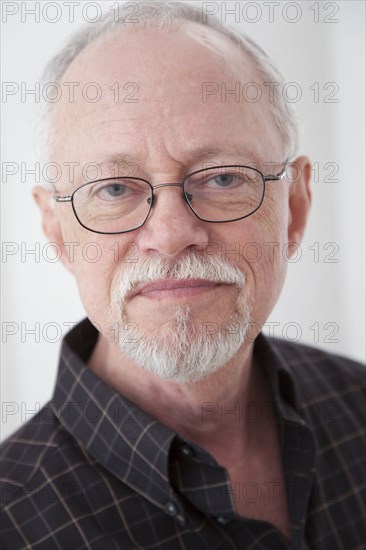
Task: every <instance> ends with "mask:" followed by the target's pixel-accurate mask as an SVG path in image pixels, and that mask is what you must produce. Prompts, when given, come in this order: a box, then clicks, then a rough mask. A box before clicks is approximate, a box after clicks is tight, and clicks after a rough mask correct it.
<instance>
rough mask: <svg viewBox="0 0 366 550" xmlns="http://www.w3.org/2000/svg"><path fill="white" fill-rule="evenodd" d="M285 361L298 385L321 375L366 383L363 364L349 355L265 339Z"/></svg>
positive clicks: (332, 380) (335, 382)
mask: <svg viewBox="0 0 366 550" xmlns="http://www.w3.org/2000/svg"><path fill="white" fill-rule="evenodd" d="M267 341H269V342H270V345H271V347H272V348H273V349H274V350H275V351H276V353H277V354H278V355H279V356H280V357H281V358H282V360H283V361H284V362H285V363H286V365H287V366H288V368H289V369H290V371H291V373H292V374H293V375H294V376H295V377H296V379H297V380H296V381H297V382H298V383H299V384H300V385H304V386H306V385H307V384H312V383H313V382H315V381H316V380H319V379H324V378H325V377H326V380H327V382H328V383H329V384H330V385H335V386H339V385H340V384H342V387H343V388H344V384H346V385H347V386H348V385H349V384H352V383H358V384H360V383H361V384H362V385H365V373H366V368H365V366H364V365H362V364H361V363H359V362H357V361H354V360H353V359H350V358H348V357H344V356H342V355H337V354H333V353H329V352H327V351H325V350H323V349H321V348H316V347H312V346H309V345H305V344H300V343H297V342H296V343H295V342H289V341H287V340H281V339H278V338H274V339H271V340H267Z"/></svg>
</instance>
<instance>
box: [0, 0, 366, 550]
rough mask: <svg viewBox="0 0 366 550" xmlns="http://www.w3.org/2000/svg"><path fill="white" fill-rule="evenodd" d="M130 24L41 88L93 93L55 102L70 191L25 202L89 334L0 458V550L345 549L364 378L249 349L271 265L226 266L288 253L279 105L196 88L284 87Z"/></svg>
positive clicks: (342, 363)
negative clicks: (90, 255) (88, 253)
mask: <svg viewBox="0 0 366 550" xmlns="http://www.w3.org/2000/svg"><path fill="white" fill-rule="evenodd" d="M137 6H138V8H139V11H138V22H137V23H136V24H134V25H131V26H129V27H126V26H122V25H118V24H115V22H114V18H113V15H114V14H111V15H110V16H109V17H108V16H107V17H106V19H105V21H104V22H103V23H102V24H100V25H99V26H96V27H95V28H94V30H93V31H90V32H89V34H86V33H84V34H82V35H79V36H78V37H75V38H74V40H73V42H72V44H70V45H69V46H68V47H67V48H65V49H64V50H63V52H62V53H61V54H60V55H59V57H58V58H56V59H55V60H54V61H53V63H52V65H51V72H50V73H48V80H49V81H53V82H76V81H77V82H78V83H79V84H80V89H84V87H85V86H86V85H87V84H88V83H90V82H95V83H98V86H100V89H101V90H102V92H103V93H102V94H101V97H100V100H99V101H97V102H89V101H85V97H83V95H82V94H77V93H76V95H75V101H73V102H72V103H70V102H68V101H66V100H64V99H61V101H59V102H57V103H55V104H54V106H53V109H52V111H51V112H50V113H48V125H49V135H48V140H49V141H48V143H49V155H50V158H52V159H53V160H54V161H55V162H57V163H58V164H59V165H60V166H62V165H63V163H64V162H65V161H67V162H75V164H76V165H77V168H76V176H75V179H74V180H73V181H67V180H66V179H63V180H62V181H60V182H59V184H57V186H56V188H55V189H54V190H52V191H50V190H48V189H45V188H42V187H36V188H35V189H34V197H35V200H36V201H37V203H38V205H39V207H40V209H41V212H42V219H43V226H44V229H45V232H46V235H47V237H48V238H49V240H50V241H52V242H54V243H57V245H58V246H59V247H60V249H61V250H62V258H63V260H64V263H65V265H66V267H67V268H68V269H69V270H70V271H71V272H72V273H73V274H74V276H75V278H76V281H77V284H78V288H79V291H80V296H81V299H82V302H83V305H84V307H85V310H86V313H87V316H88V319H86V320H84V321H83V322H82V323H80V324H79V325H78V326H77V327H76V328H75V329H73V330H72V331H71V332H70V333H69V334H68V335H67V337H66V338H65V340H64V343H63V347H62V353H61V359H60V367H59V374H58V379H57V383H56V389H55V393H54V396H53V398H52V400H51V402H50V403H49V404H48V405H47V406H46V407H45V408H44V409H42V411H40V413H39V414H38V415H36V417H34V418H33V419H32V420H31V421H30V422H29V423H28V424H27V425H25V426H24V427H22V429H21V430H19V431H18V432H17V433H16V434H15V435H14V436H12V437H11V438H10V439H8V440H7V442H5V444H4V445H3V447H2V457H3V458H2V466H1V468H2V472H1V473H2V481H3V491H2V544H3V547H4V548H36V549H37V548H39V549H41V548H47V549H50V548H93V549H94V548H122V549H127V548H131V549H132V548H159V549H160V548H161V549H175V548H189V549H191V548H192V549H206V548H210V549H211V548H217V549H218V548H222V549H226V548H258V549H260V548H266V549H274V548H278V549H280V548H281V549H282V548H283V549H285V548H296V549H300V548H312V549H333V548H347V549H356V548H362V547H363V544H364V535H365V530H364V523H363V518H364V517H365V503H364V500H362V494H361V490H362V489H363V488H364V477H363V471H362V467H361V465H362V464H361V461H362V456H363V448H362V428H363V423H364V419H363V417H362V411H363V404H364V397H363V396H362V393H361V384H360V381H361V376H362V370H361V367H360V366H359V365H357V364H355V363H353V362H352V361H350V360H347V359H344V358H340V357H336V356H330V355H329V354H326V353H325V352H321V351H319V350H315V349H311V348H307V347H304V346H300V345H294V344H289V343H285V342H270V341H268V340H267V339H266V338H264V336H263V335H262V334H261V333H260V328H261V326H263V324H264V323H265V321H266V319H267V318H268V316H269V314H270V312H271V310H272V308H273V307H274V304H275V303H276V301H277V299H278V296H279V294H280V292H281V289H282V286H283V283H284V279H285V273H286V262H285V261H284V260H283V258H282V256H281V255H280V254H278V253H277V252H276V249H275V251H274V254H271V255H269V254H267V255H263V256H262V257H261V260H260V261H258V262H250V261H249V260H248V258H247V257H246V256H245V255H243V254H242V255H240V258H239V260H237V259H235V261H233V260H232V259H230V256H229V255H227V254H225V253H222V250H229V249H230V246H231V245H232V244H233V243H240V248H241V250H242V249H243V247H244V246H245V245H246V244H248V243H256V244H257V245H258V246H260V247H263V249H264V243H268V242H276V243H279V249H280V250H281V249H282V247H283V245H285V244H287V243H289V246H290V249H291V246H292V247H293V248H295V246H296V245H298V244H299V243H300V242H301V238H302V235H303V232H304V228H305V224H306V219H307V215H308V212H309V208H310V202H311V193H310V189H309V186H310V161H309V159H308V158H307V157H297V158H296V156H294V153H295V150H296V129H295V124H294V122H293V118H292V114H291V112H290V111H289V110H288V108H287V106H286V104H285V102H283V101H282V102H281V98H279V97H277V96H276V101H275V102H274V103H272V102H271V103H270V102H268V99H266V98H265V97H263V98H262V99H261V100H260V101H258V102H250V101H241V102H236V101H235V98H230V97H228V98H227V100H226V101H225V102H223V101H221V98H220V96H219V95H215V94H210V93H209V91H210V88H209V87H207V83H215V82H226V83H227V84H228V87H229V86H230V85H232V84H233V83H235V82H237V81H238V75H240V76H239V80H240V81H241V82H242V83H243V84H245V83H248V82H255V83H259V85H261V84H262V85H263V83H264V82H266V81H267V82H268V79H270V80H272V81H275V79H276V78H279V76H278V74H277V73H276V72H275V70H274V68H273V67H272V65H271V63H270V61H269V60H268V59H267V58H266V56H265V55H264V54H263V52H262V51H261V50H260V49H259V48H258V47H257V46H255V45H254V44H252V43H251V42H250V41H248V40H246V39H243V38H239V37H238V36H236V35H235V34H234V33H232V34H230V33H229V31H228V30H226V28H225V27H223V26H222V25H220V23H219V22H214V20H212V19H211V20H210V21H208V22H207V23H210V24H204V22H203V21H202V15H201V11H200V10H199V9H197V10H196V9H193V8H190V7H187V6H185V5H184V4H183V3H179V4H178V3H173V4H171V5H169V6H161V5H159V4H156V3H153V2H146V3H144V2H141V3H138V4H137ZM116 83H117V87H116V86H115V84H116ZM125 83H128V86H129V87H130V88H129V87H127V88H124V85H125ZM113 86H114V88H113ZM131 86H132V87H131ZM111 88H112V90H111ZM108 90H109V93H107V92H108ZM116 90H117V92H116ZM121 90H125V91H127V92H128V94H129V96H128V98H129V100H126V94H124V95H123V96H122V95H120V93H121ZM204 91H205V92H206V95H204V94H203V92H204ZM116 94H117V96H116ZM131 94H132V95H131ZM131 99H132V101H131ZM135 99H136V101H134V100H135ZM289 160H291V162H289ZM89 163H94V164H95V168H96V174H95V175H93V177H89V176H87V177H85V174H83V170H82V167H85V166H86V165H88V164H89ZM70 242H77V243H79V244H80V246H78V247H76V248H75V250H74V253H75V255H74V257H73V258H70V256H68V251H67V247H66V245H65V243H70ZM90 242H92V243H95V244H96V245H97V246H98V249H100V250H101V258H100V261H98V262H96V263H90V262H86V261H85V258H84V257H83V254H82V251H83V249H84V247H85V246H86V245H87V244H88V243H90ZM222 244H225V245H226V248H224V247H222V246H221V245H222ZM251 410H252V411H253V410H254V411H255V417H253V416H251V413H250V411H251ZM253 418H254V421H253Z"/></svg>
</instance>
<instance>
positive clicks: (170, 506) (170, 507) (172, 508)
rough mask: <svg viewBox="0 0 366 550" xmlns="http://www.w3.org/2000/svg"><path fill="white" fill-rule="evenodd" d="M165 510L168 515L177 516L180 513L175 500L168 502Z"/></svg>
mask: <svg viewBox="0 0 366 550" xmlns="http://www.w3.org/2000/svg"><path fill="white" fill-rule="evenodd" d="M165 512H166V513H167V514H168V516H172V517H175V516H176V515H177V514H178V508H177V507H176V505H175V504H174V502H168V503H167V504H166V505H165Z"/></svg>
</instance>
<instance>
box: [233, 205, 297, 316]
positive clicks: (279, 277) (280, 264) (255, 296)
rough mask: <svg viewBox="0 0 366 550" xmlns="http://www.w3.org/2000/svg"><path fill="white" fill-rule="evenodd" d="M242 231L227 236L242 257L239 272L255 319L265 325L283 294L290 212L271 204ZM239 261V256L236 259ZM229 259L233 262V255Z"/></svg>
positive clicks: (262, 208)
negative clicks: (242, 276) (244, 280)
mask: <svg viewBox="0 0 366 550" xmlns="http://www.w3.org/2000/svg"><path fill="white" fill-rule="evenodd" d="M238 223H239V224H240V228H239V227H238V228H236V229H235V232H234V231H231V233H230V234H229V235H227V243H229V242H230V245H229V244H227V249H228V248H229V246H230V247H231V248H232V249H234V245H235V247H236V248H235V249H236V251H237V252H238V253H239V258H240V268H241V270H242V271H243V272H244V273H245V275H246V277H247V281H248V293H249V295H250V299H251V303H252V317H253V319H254V320H255V321H257V322H258V323H260V322H264V321H265V320H266V318H267V317H268V315H269V313H270V312H271V310H272V309H273V307H274V305H275V303H276V301H277V299H278V297H279V294H280V292H281V290H282V287H283V283H284V280H285V276H286V270H287V264H288V261H286V253H287V223H288V211H287V208H286V205H285V202H283V203H278V202H277V201H276V202H275V201H273V200H271V198H270V197H268V200H266V202H265V203H264V204H263V205H262V207H261V208H260V209H259V210H258V211H257V212H256V213H255V214H254V215H253V216H252V217H250V218H247V219H246V220H243V222H238ZM236 257H237V255H236ZM227 259H229V260H231V261H232V258H230V255H227Z"/></svg>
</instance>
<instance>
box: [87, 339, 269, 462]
mask: <svg viewBox="0 0 366 550" xmlns="http://www.w3.org/2000/svg"><path fill="white" fill-rule="evenodd" d="M89 367H90V369H91V370H92V371H93V372H94V373H95V374H96V375H97V376H98V377H99V378H101V379H102V380H104V381H105V382H106V383H107V384H108V385H110V386H112V387H113V388H114V389H116V390H117V391H118V392H119V393H121V394H122V395H123V396H125V397H126V398H127V399H129V400H130V401H132V402H133V403H135V404H136V405H137V406H139V407H140V408H141V409H142V410H144V411H145V412H147V413H149V414H151V415H152V416H153V417H154V418H156V419H157V420H159V421H160V422H161V423H162V424H164V425H166V426H167V427H169V428H171V429H172V430H174V431H176V432H177V433H179V434H180V435H182V436H183V437H185V438H186V439H188V440H190V441H192V442H194V443H196V444H198V445H200V446H201V447H203V448H204V449H206V450H207V451H209V452H210V453H211V454H212V455H213V456H214V457H215V458H216V460H218V461H219V462H220V463H221V464H224V463H233V462H235V459H236V458H235V457H239V456H241V457H242V455H243V452H245V451H246V450H247V449H248V447H249V441H251V442H252V439H253V434H254V430H253V427H254V426H253V422H250V421H249V422H248V410H249V408H248V404H253V403H256V404H258V403H259V404H260V403H263V402H265V401H267V402H268V401H269V400H270V399H269V398H268V393H267V391H266V384H265V382H264V380H263V379H262V377H261V375H260V373H259V369H255V368H254V365H253V361H252V345H251V346H250V347H245V346H243V348H241V349H240V350H239V352H238V353H237V354H236V356H235V357H234V358H233V359H232V360H231V361H230V362H228V363H227V364H226V365H224V366H223V367H222V368H221V369H219V371H217V372H216V373H215V374H213V375H211V376H209V377H207V378H206V379H204V380H201V381H199V382H195V383H188V384H178V383H177V382H174V381H170V380H162V379H161V378H159V377H158V376H157V375H155V374H152V373H150V372H148V371H145V370H143V369H142V368H141V367H139V366H137V365H136V364H135V363H134V362H132V361H131V360H130V359H129V358H127V357H125V356H123V358H121V353H120V351H119V350H118V349H117V348H114V347H113V348H112V346H111V345H110V344H109V343H108V342H107V341H106V340H105V339H103V337H101V338H100V340H99V342H98V344H97V346H96V348H95V350H94V352H93V355H92V356H91V358H90V361H89ZM255 428H256V430H255V433H258V424H256V426H255Z"/></svg>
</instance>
